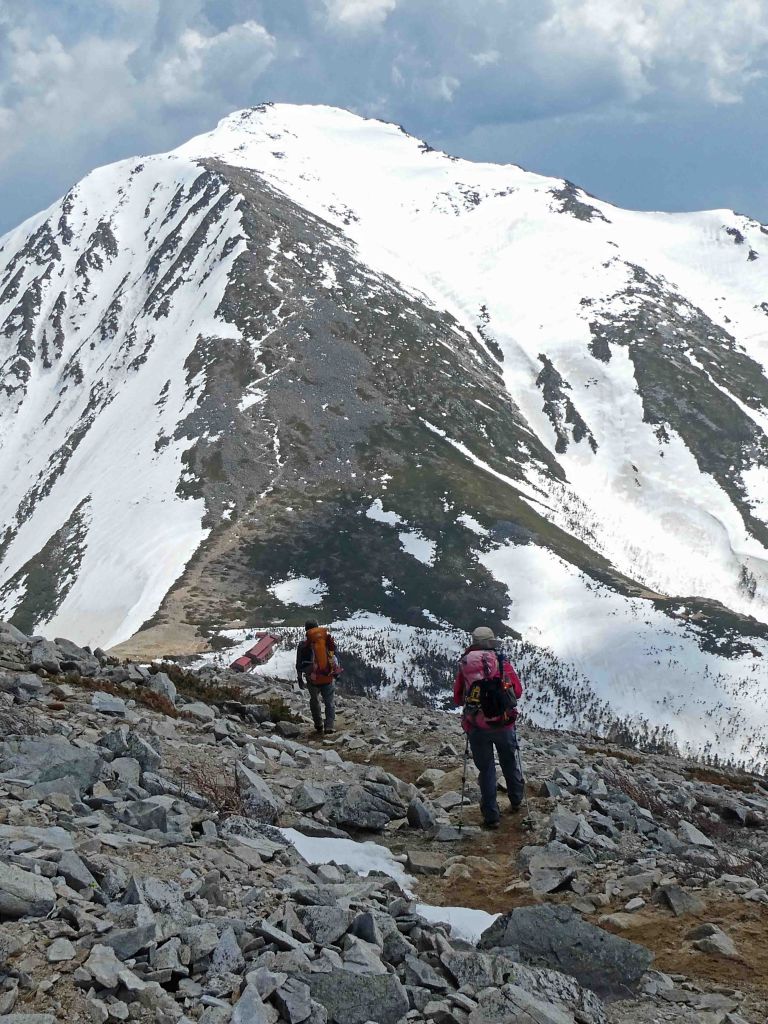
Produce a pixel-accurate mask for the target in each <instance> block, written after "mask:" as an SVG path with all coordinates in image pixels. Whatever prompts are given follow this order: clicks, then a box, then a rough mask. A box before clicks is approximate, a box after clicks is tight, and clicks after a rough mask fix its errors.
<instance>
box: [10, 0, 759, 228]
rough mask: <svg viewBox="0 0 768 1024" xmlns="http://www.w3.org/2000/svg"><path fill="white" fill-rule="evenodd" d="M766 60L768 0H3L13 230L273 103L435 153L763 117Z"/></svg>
mask: <svg viewBox="0 0 768 1024" xmlns="http://www.w3.org/2000/svg"><path fill="white" fill-rule="evenodd" d="M95 7H98V10H99V16H98V17H94V16H93V10H94V9H95ZM85 8H88V10H87V11H86V10H85ZM767 67H768V0H544V2H542V0H538V2H536V0H534V2H533V3H527V4H524V3H520V0H472V2H471V3H470V2H468V0H290V2H285V0H283V2H280V3H278V2H274V0H229V2H227V3H223V2H222V0H100V3H99V4H98V5H93V4H71V3H70V4H63V3H61V0H35V2H34V3H18V4H4V3H3V2H2V0H0V220H2V221H3V222H4V224H5V225H6V226H9V225H10V224H11V223H14V222H16V221H17V220H19V219H21V217H22V216H24V215H27V214H29V213H32V212H34V209H35V208H37V207H39V206H42V205H45V204H46V203H48V202H50V201H52V200H53V199H54V198H55V197H56V195H57V194H60V193H61V192H63V191H64V190H65V189H66V188H67V187H68V186H69V185H70V184H71V182H72V180H73V179H74V178H75V177H79V176H80V175H82V174H84V173H85V172H86V171H87V170H89V169H90V168H91V167H92V166H94V165H95V164H97V163H103V162H105V161H106V160H109V159H117V158H120V157H127V156H131V155H133V154H136V153H141V152H151V151H156V150H158V149H168V148H171V147H172V146H174V145H177V144H179V143H180V142H182V141H183V140H184V138H185V137H188V136H189V135H191V134H194V133H195V132H199V131H204V130H205V129H206V128H208V127H209V126H210V125H211V124H212V123H215V121H216V120H217V119H218V118H220V117H222V116H224V115H225V114H227V113H229V112H231V111H232V110H235V109H237V108H238V107H244V106H250V105H251V104H253V103H257V102H261V101H264V100H269V99H276V100H282V101H289V102H320V103H331V104H338V105H340V106H347V107H351V108H353V109H354V110H356V111H358V112H360V113H363V114H367V115H370V116H377V117H382V118H385V119H387V120H393V121H398V122H401V123H403V124H405V126H406V127H407V128H409V129H412V130H414V131H415V132H417V133H421V134H423V135H425V136H427V137H428V138H429V139H431V140H432V141H433V142H436V143H437V144H442V142H443V140H444V139H454V140H456V139H460V138H462V137H463V138H465V139H466V138H467V137H468V136H469V134H470V133H471V132H473V131H475V132H477V131H478V130H479V129H481V128H482V127H483V126H489V127H490V128H493V127H494V126H514V125H517V126H521V125H524V124H529V123H531V122H534V121H535V122H537V123H538V122H541V123H544V122H547V123H549V124H550V129H549V130H550V131H551V132H552V133H553V135H555V134H557V133H558V132H559V131H560V130H561V128H560V126H561V125H562V124H563V122H564V121H567V122H568V123H573V119H576V120H579V121H580V122H581V123H584V122H585V120H586V119H587V118H589V117H590V116H601V115H603V114H604V113H605V112H606V111H610V112H611V113H612V116H614V115H615V116H621V117H624V118H625V119H626V118H630V117H634V118H637V117H657V116H661V114H660V112H662V113H663V112H664V111H676V112H677V111H680V110H681V109H685V108H688V109H690V110H692V111H693V110H694V109H695V110H697V111H698V112H699V114H700V113H701V111H702V110H705V109H706V108H707V107H709V108H710V111H711V110H712V109H713V108H714V107H717V106H722V105H724V104H733V103H734V102H736V101H739V100H741V99H743V98H745V97H746V98H747V99H749V100H750V102H754V103H755V105H756V108H757V114H756V116H755V119H754V122H755V124H759V123H761V116H763V117H764V110H763V109H761V106H760V104H761V103H762V104H763V107H764V105H765V101H764V100H763V99H762V98H760V97H761V96H762V92H764V91H765V90H761V87H760V85H759V84H757V85H756V84H755V83H756V81H757V79H759V78H760V77H761V76H763V75H764V74H765V71H766V68H767ZM755 96H757V97H758V99H757V100H755V99H754V97H755ZM41 154H44V159H43V157H41ZM505 155H506V154H505ZM755 173H757V172H755ZM46 183H47V184H46ZM35 190H36V191H35ZM10 196H13V197H14V198H8V197H10ZM3 204H4V206H5V209H3ZM20 204H21V205H20ZM25 204H26V205H25Z"/></svg>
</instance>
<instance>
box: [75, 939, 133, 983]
mask: <svg viewBox="0 0 768 1024" xmlns="http://www.w3.org/2000/svg"><path fill="white" fill-rule="evenodd" d="M83 966H84V967H85V969H86V970H87V971H88V973H89V974H90V975H91V977H92V978H93V980H94V981H95V982H96V983H97V984H98V985H101V987H102V988H108V989H116V988H117V986H118V985H119V984H120V977H119V975H120V972H121V971H122V970H123V965H122V964H121V963H120V961H119V960H118V959H117V957H116V956H115V951H114V949H112V947H111V946H103V945H101V944H100V943H97V944H96V945H95V946H94V947H93V949H91V952H90V954H89V955H88V959H87V960H86V961H85V964H84V965H83Z"/></svg>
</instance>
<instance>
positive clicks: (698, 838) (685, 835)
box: [677, 821, 715, 850]
mask: <svg viewBox="0 0 768 1024" xmlns="http://www.w3.org/2000/svg"><path fill="white" fill-rule="evenodd" d="M677 833H678V835H679V836H680V838H681V839H682V840H683V842H684V843H688V845H689V846H701V847H702V848H703V849H705V850H713V849H714V848H715V844H714V843H713V842H712V840H711V839H709V838H708V837H707V836H705V835H704V833H703V832H702V831H701V830H700V829H698V828H696V826H695V825H693V824H692V823H691V822H690V821H681V822H680V824H679V826H678V829H677Z"/></svg>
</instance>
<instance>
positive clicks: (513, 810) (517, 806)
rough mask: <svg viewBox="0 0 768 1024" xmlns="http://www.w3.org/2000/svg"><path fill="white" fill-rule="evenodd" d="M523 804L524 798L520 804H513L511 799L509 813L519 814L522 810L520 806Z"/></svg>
mask: <svg viewBox="0 0 768 1024" xmlns="http://www.w3.org/2000/svg"><path fill="white" fill-rule="evenodd" d="M522 806H523V803H522V800H521V801H520V803H519V804H513V803H512V801H511V800H510V801H509V813H510V814H517V813H518V812H519V811H520V808H521V807H522Z"/></svg>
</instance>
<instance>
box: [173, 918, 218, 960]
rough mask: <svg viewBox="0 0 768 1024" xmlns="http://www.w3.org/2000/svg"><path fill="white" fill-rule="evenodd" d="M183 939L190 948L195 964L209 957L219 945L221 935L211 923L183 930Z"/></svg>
mask: <svg viewBox="0 0 768 1024" xmlns="http://www.w3.org/2000/svg"><path fill="white" fill-rule="evenodd" d="M181 939H182V941H183V943H184V945H185V946H189V955H190V958H191V960H192V962H193V963H196V962H197V961H198V960H202V958H203V957H205V956H209V955H210V954H211V953H212V952H213V951H214V949H215V948H216V946H217V945H218V944H219V933H218V932H217V931H216V927H215V926H214V925H213V924H211V923H210V922H206V923H205V924H195V925H191V926H190V927H189V928H184V929H182V932H181Z"/></svg>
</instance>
